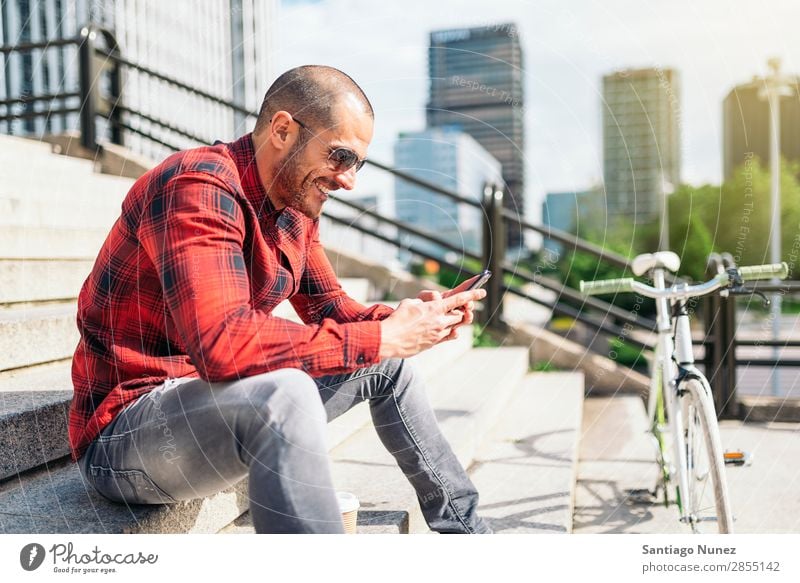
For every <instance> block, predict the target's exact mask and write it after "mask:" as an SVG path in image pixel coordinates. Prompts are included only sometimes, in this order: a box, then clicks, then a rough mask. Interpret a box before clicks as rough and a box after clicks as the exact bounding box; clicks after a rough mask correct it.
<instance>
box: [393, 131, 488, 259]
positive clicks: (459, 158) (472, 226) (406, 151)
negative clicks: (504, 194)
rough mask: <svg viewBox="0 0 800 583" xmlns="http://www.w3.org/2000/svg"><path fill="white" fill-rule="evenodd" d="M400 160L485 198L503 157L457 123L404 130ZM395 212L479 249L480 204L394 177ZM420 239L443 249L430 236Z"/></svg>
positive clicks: (415, 171)
mask: <svg viewBox="0 0 800 583" xmlns="http://www.w3.org/2000/svg"><path fill="white" fill-rule="evenodd" d="M394 152H395V166H396V167H397V169H398V170H402V171H404V172H408V173H409V174H412V175H414V176H416V177H418V178H422V179H424V180H426V181H428V182H432V183H434V184H436V185H437V186H441V187H442V188H446V189H448V190H450V191H452V192H455V193H457V194H459V195H461V196H463V197H464V198H469V199H472V200H474V201H476V202H480V197H481V196H482V195H483V186H484V184H485V183H487V182H489V183H497V182H499V181H500V180H501V179H502V177H501V167H500V163H499V162H498V161H497V160H496V159H495V158H494V157H493V156H492V155H491V154H490V153H489V152H487V151H486V150H485V149H484V148H483V147H482V146H481V145H480V144H478V142H477V141H475V139H474V138H472V137H471V136H470V135H469V134H466V133H464V132H462V131H460V130H458V129H456V128H454V127H445V128H435V129H429V130H426V131H423V132H403V133H401V134H400V135H399V136H398V139H397V142H396V143H395V147H394ZM394 197H395V215H396V217H397V218H398V219H399V220H401V221H403V222H407V223H410V224H412V225H413V226H415V227H418V228H420V229H422V230H425V231H428V232H430V233H431V234H433V235H436V236H438V237H440V238H443V239H445V240H447V241H448V242H450V243H453V244H455V245H459V246H463V248H465V249H467V250H469V251H472V252H473V253H480V247H481V233H482V230H481V229H482V218H481V217H482V215H481V212H480V210H479V209H477V208H472V207H468V206H466V205H459V204H457V203H456V202H455V201H453V200H450V199H449V198H447V197H445V196H443V195H441V194H436V193H433V192H430V191H429V190H427V189H424V188H421V187H419V186H415V185H413V184H410V183H409V182H406V181H404V180H401V179H399V178H395V195H394ZM415 245H417V246H420V247H422V248H423V249H425V250H427V251H429V252H432V253H434V254H439V253H441V250H440V249H439V248H438V247H436V246H434V245H432V244H431V243H428V242H425V241H418V242H416V243H415Z"/></svg>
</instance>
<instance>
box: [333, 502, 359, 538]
mask: <svg viewBox="0 0 800 583" xmlns="http://www.w3.org/2000/svg"><path fill="white" fill-rule="evenodd" d="M336 498H337V499H338V500H339V511H340V512H341V513H342V522H344V532H345V534H356V522H357V521H358V509H359V503H358V498H356V495H355V494H351V493H350V492H336Z"/></svg>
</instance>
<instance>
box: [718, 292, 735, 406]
mask: <svg viewBox="0 0 800 583" xmlns="http://www.w3.org/2000/svg"><path fill="white" fill-rule="evenodd" d="M720 300H721V301H720V307H721V309H720V316H721V318H722V323H723V330H724V335H723V338H724V346H723V349H724V351H723V353H722V358H723V371H724V372H725V374H724V375H723V377H722V381H723V386H722V391H721V394H720V395H718V399H719V400H718V408H717V412H718V415H719V416H720V417H725V418H728V419H736V418H738V417H739V402H738V400H737V398H736V380H737V379H736V298H735V297H730V296H728V297H724V298H720Z"/></svg>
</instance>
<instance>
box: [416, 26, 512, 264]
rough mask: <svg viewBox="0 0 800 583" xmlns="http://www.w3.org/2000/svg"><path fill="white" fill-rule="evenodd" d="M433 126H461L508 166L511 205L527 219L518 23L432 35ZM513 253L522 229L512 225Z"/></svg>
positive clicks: (430, 122)
mask: <svg viewBox="0 0 800 583" xmlns="http://www.w3.org/2000/svg"><path fill="white" fill-rule="evenodd" d="M428 70H429V75H430V80H431V86H430V99H429V101H428V111H427V120H428V127H442V126H450V125H455V126H457V127H459V128H460V129H462V130H463V131H465V132H467V133H468V134H470V135H471V136H472V137H473V138H475V139H476V140H477V141H478V143H479V144H481V146H483V147H484V148H486V150H488V151H489V153H491V154H492V156H494V157H495V158H497V160H499V161H500V163H501V164H502V165H503V181H504V182H505V190H506V197H505V206H506V207H507V208H510V209H513V210H514V211H515V212H516V213H518V214H519V215H520V216H523V215H524V207H525V201H524V195H525V160H524V153H525V136H524V118H525V103H524V91H523V81H524V80H523V61H522V47H521V46H520V41H519V34H518V31H517V27H516V25H514V24H512V23H508V24H502V25H492V26H484V27H478V28H461V29H453V30H438V31H434V32H432V33H431V35H430V48H429V50H428ZM509 227H510V228H509V232H508V241H509V249H512V248H515V247H518V246H519V245H520V243H521V235H520V230H519V228H518V227H516V228H515V227H514V226H513V225H509Z"/></svg>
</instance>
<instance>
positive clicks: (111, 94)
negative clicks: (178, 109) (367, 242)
mask: <svg viewBox="0 0 800 583" xmlns="http://www.w3.org/2000/svg"><path fill="white" fill-rule="evenodd" d="M64 46H74V47H77V50H78V55H79V58H78V60H77V61H78V67H79V74H78V87H77V88H64V90H63V91H60V92H58V93H43V94H40V95H32V94H25V95H18V96H7V97H6V98H5V99H3V100H2V101H0V128H2V127H5V128H6V130H7V131H9V132H12V128H13V124H12V123H11V122H13V121H14V120H18V119H31V118H37V117H46V118H47V117H51V116H65V115H70V114H77V116H78V119H79V123H78V127H79V129H80V139H81V144H82V146H84V147H85V148H88V149H92V150H99V149H102V143H103V142H105V141H108V142H111V143H114V144H124V141H125V135H126V132H129V133H132V134H136V135H137V136H141V137H142V138H143V139H145V140H149V141H151V142H153V143H155V144H158V145H160V146H162V147H164V148H166V149H168V150H173V151H177V150H180V149H181V148H182V146H181V144H182V143H185V142H186V141H187V140H188V141H190V142H193V143H195V144H206V143H210V142H211V141H213V139H214V136H201V135H197V133H196V132H195V131H194V130H193V129H192V128H186V127H178V126H177V125H175V124H174V123H172V122H170V121H169V120H164V119H158V118H156V117H154V116H152V115H148V114H145V113H143V112H141V111H137V110H135V109H133V108H130V107H128V106H126V103H125V99H124V94H123V86H124V83H123V79H124V75H125V73H126V71H136V72H138V74H140V75H144V76H147V77H150V78H152V79H156V80H158V81H160V82H162V83H164V84H167V85H169V86H171V87H173V88H175V89H178V90H181V91H184V92H186V93H188V94H191V95H193V96H195V97H198V98H201V99H203V100H207V101H208V102H209V103H212V104H215V105H218V106H221V107H223V108H224V109H225V110H227V111H228V112H229V113H230V115H231V116H234V115H237V114H239V115H241V114H244V115H245V116H248V117H251V118H255V117H257V112H255V111H250V110H248V109H246V108H244V107H242V106H240V105H237V104H235V103H232V102H230V101H229V100H226V99H223V98H221V97H219V96H215V95H212V94H210V93H208V92H205V91H202V90H199V89H197V88H194V87H191V86H190V85H187V84H185V83H181V82H179V81H176V80H174V79H172V78H170V77H169V75H166V74H164V73H162V72H158V71H154V70H152V69H150V68H148V67H144V66H141V65H139V64H137V63H134V62H131V61H129V60H127V59H126V58H125V57H124V56H123V55H122V53H121V51H120V48H119V46H118V44H117V42H116V40H115V39H114V37H113V35H111V34H110V33H109V32H108V31H105V30H103V29H99V28H96V27H92V26H87V27H85V28H84V29H83V30H82V31H81V34H80V36H79V37H78V38H75V39H58V40H53V41H48V42H46V43H28V44H19V45H13V46H3V47H0V54H2V55H3V59H4V66H7V65H8V57H9V55H11V54H14V53H30V52H36V51H38V52H42V51H46V50H53V49H55V48H58V47H64ZM367 162H368V164H370V165H371V166H372V167H373V168H375V169H378V170H381V171H384V172H388V173H390V174H392V175H393V176H395V177H396V178H397V179H400V180H403V181H407V182H409V183H411V184H414V185H416V186H418V187H422V188H424V189H427V190H428V191H430V192H432V193H436V194H438V195H441V196H444V197H446V198H447V199H449V200H452V201H454V202H456V203H457V204H459V205H467V206H470V207H474V208H477V209H480V211H481V212H482V214H483V235H482V248H481V252H480V254H478V253H475V252H471V251H469V250H466V249H465V248H463V247H461V246H458V245H455V244H453V243H452V242H450V241H447V240H445V239H444V238H442V237H441V236H439V235H437V234H435V233H430V232H427V231H425V230H423V229H420V228H417V227H415V226H414V225H411V224H407V223H404V222H402V221H398V220H396V219H393V218H390V217H386V216H383V215H381V214H379V213H377V212H375V211H373V210H370V209H368V208H366V207H364V206H363V205H360V204H358V203H356V202H353V201H349V200H347V199H344V198H340V197H333V198H334V199H335V200H336V201H337V202H338V203H339V204H340V205H342V206H343V207H346V208H349V209H351V210H354V211H356V212H357V213H358V215H359V216H360V217H367V218H369V219H370V220H373V221H377V222H378V224H379V225H385V226H388V227H390V228H389V229H383V230H381V229H376V228H374V225H370V226H365V225H362V224H361V223H360V220H359V219H356V220H353V219H352V218H347V217H345V216H343V215H338V214H337V213H335V212H332V209H327V210H326V213H325V216H326V217H327V218H328V219H329V220H331V221H333V222H334V223H339V224H343V225H346V226H348V227H349V228H352V229H355V230H358V231H361V232H363V233H365V234H366V235H368V236H370V237H374V238H376V239H378V240H381V241H383V242H385V243H388V244H390V245H393V246H396V247H398V248H401V249H404V250H407V251H409V252H411V253H413V254H414V255H416V256H419V257H422V258H427V259H434V260H436V261H437V262H439V263H440V264H442V265H444V266H446V267H448V268H450V269H453V270H456V271H459V272H462V273H463V274H464V275H465V276H469V275H473V273H471V272H470V271H468V270H465V269H464V266H463V264H462V262H463V258H470V259H472V260H474V261H476V262H478V263H480V264H481V265H484V266H486V268H487V269H491V270H492V272H493V273H494V274H495V276H494V277H493V278H491V279H490V280H489V283H488V285H487V298H486V301H485V305H484V308H485V309H484V312H483V313H484V314H485V324H487V325H489V326H492V327H494V328H498V329H502V328H504V326H505V323H504V321H503V316H502V314H503V299H504V297H506V296H507V294H513V295H515V296H518V297H522V298H525V299H527V300H529V301H531V302H534V303H537V304H541V305H544V306H546V307H547V308H548V309H551V310H552V313H553V314H555V315H558V316H566V317H568V318H571V319H572V320H574V321H575V322H579V323H581V324H582V325H584V326H586V327H587V328H588V329H590V330H593V331H595V333H596V334H600V335H605V336H608V337H611V338H624V339H625V342H626V343H627V344H629V345H631V346H634V347H636V348H637V349H639V350H643V351H651V350H652V348H653V345H652V343H651V342H652V341H651V340H648V339H647V336H648V334H647V333H651V332H653V331H654V329H655V322H654V321H653V320H652V319H650V318H647V317H644V316H642V315H641V314H639V313H636V312H632V311H628V310H624V309H621V308H619V307H617V306H615V305H613V304H611V303H608V302H605V301H603V300H601V299H598V298H587V297H585V296H583V295H581V294H580V293H579V292H578V291H577V290H574V289H572V288H570V287H568V286H565V285H563V284H562V283H561V282H560V281H558V280H556V279H554V278H550V277H547V276H545V275H543V274H541V273H538V272H532V271H530V270H526V269H524V268H521V267H520V266H519V265H517V264H512V263H509V261H508V260H507V257H506V252H505V242H506V236H505V232H506V229H507V228H509V226H510V225H513V228H515V229H519V230H520V231H522V232H530V233H537V234H539V235H541V236H542V237H544V238H547V239H550V240H553V241H555V242H557V243H559V244H561V245H562V246H563V247H564V248H566V249H568V250H571V251H575V252H581V253H586V254H588V255H591V256H592V257H593V258H595V259H596V261H597V262H598V264H600V263H604V264H607V265H611V266H614V267H616V268H620V269H622V270H628V268H629V261H628V259H627V258H626V257H624V256H621V255H619V254H616V253H613V252H611V251H609V250H607V249H603V248H602V247H599V246H597V245H594V244H592V243H590V242H588V241H585V240H582V239H579V238H577V237H575V236H574V235H572V234H570V233H567V232H563V231H559V230H557V229H554V228H551V227H549V226H541V225H535V224H532V223H529V222H527V221H525V220H524V219H523V218H521V217H520V216H518V215H517V214H515V213H514V212H513V211H511V210H509V209H508V208H504V206H503V196H504V192H503V189H502V186H500V185H495V184H487V185H486V187H485V189H484V192H483V193H482V198H481V200H480V202H479V201H476V200H471V199H469V198H465V197H462V196H460V195H459V194H457V193H455V192H451V191H449V190H448V189H445V188H442V187H440V186H438V185H436V184H432V183H430V182H428V181H426V180H423V179H421V178H419V177H417V176H413V175H411V174H409V173H406V172H402V171H399V170H397V169H395V168H392V167H390V166H388V165H386V164H381V163H379V162H376V161H374V160H368V161H367ZM409 237H410V238H411V240H415V241H421V242H425V243H428V244H433V245H436V246H438V247H439V248H440V249H443V250H447V251H450V252H452V253H454V254H455V255H456V256H457V257H459V258H460V259H459V260H456V261H449V260H447V259H446V258H445V259H443V258H442V257H441V256H440V255H434V254H432V252H431V251H430V250H429V249H430V247H429V246H425V245H420V244H414V243H412V244H411V245H408V244H407V243H406V241H407V240H408V238H409ZM520 282H523V285H519V283H520ZM524 284H535V285H536V286H540V287H541V288H544V289H546V290H550V291H552V292H555V293H556V295H557V299H556V300H555V301H554V302H550V301H545V300H543V299H541V298H540V297H538V295H536V294H531V293H529V292H527V291H526V290H525V285H524ZM797 285H798V284H797V283H796V282H791V283H788V284H787V286H797ZM761 287H762V289H765V288H764V286H761ZM784 287H785V286H784ZM733 305H734V304H733V302H732V301H730V300H728V299H726V298H720V297H718V296H714V297H713V298H710V299H709V302H708V304H707V307H706V309H705V312H706V314H705V318H704V319H705V321H706V323H707V324H706V334H705V338H704V339H701V340H697V341H696V342H695V343H696V344H697V345H701V346H703V347H704V348H705V351H704V352H705V354H704V363H705V366H706V370H707V373H708V376H709V377H710V379H711V381H712V383H713V385H714V389H715V397H716V399H717V403H718V407H719V410H720V411H721V412H722V413H724V414H727V415H733V414H736V403H737V399H736V396H735V390H736V366H737V365H739V364H742V363H744V362H747V363H749V364H750V365H754V366H755V365H757V366H786V365H787V364H794V361H792V363H787V362H786V361H784V360H781V359H758V360H753V359H750V360H740V359H737V358H736V351H735V348H736V346H747V345H748V342H750V341H745V340H738V341H737V339H736V330H735V328H736V327H735V324H734V322H735V316H734V314H733V313H732V310H734V309H735V308H734V307H733ZM762 345H763V343H762ZM780 345H781V346H796V345H798V343H796V342H780ZM798 364H800V363H798Z"/></svg>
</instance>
